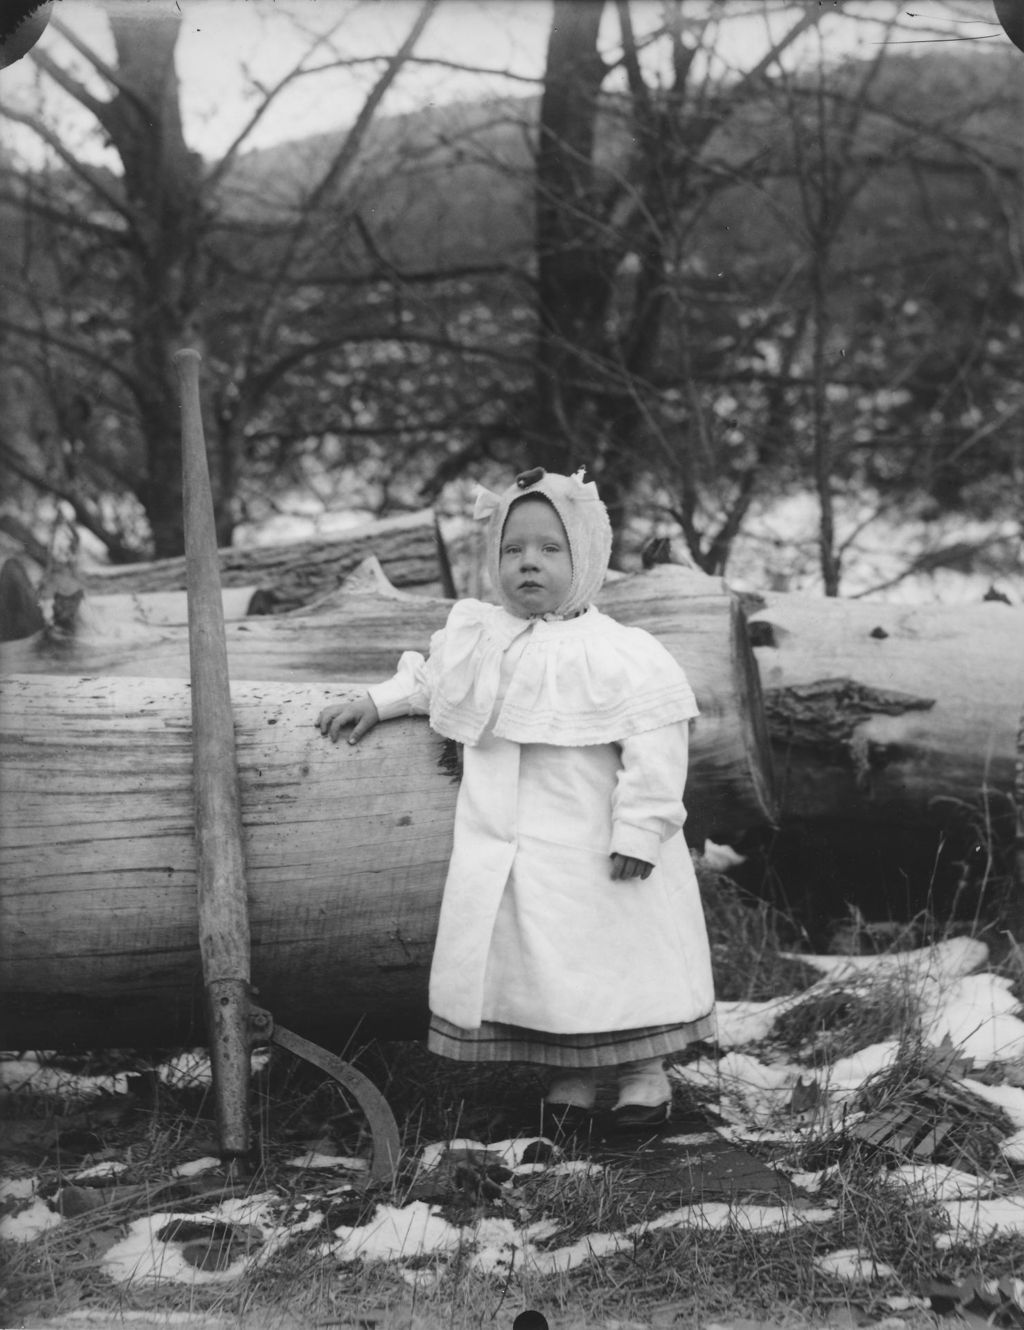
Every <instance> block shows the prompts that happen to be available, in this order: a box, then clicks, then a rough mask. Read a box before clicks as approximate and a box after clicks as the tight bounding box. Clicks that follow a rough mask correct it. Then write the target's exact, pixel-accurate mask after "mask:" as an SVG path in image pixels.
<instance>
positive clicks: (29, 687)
mask: <svg viewBox="0 0 1024 1330" xmlns="http://www.w3.org/2000/svg"><path fill="white" fill-rule="evenodd" d="M681 573H682V570H680V569H662V570H657V571H656V572H652V573H649V574H644V575H643V578H642V579H641V578H635V579H623V580H622V582H619V583H616V584H615V587H616V589H618V588H621V591H619V598H620V600H621V602H622V603H621V605H619V606H617V607H616V608H617V609H618V611H619V617H621V618H622V619H623V620H624V621H631V622H641V623H643V624H645V625H646V626H650V627H651V628H652V630H653V631H655V632H656V633H657V635H658V636H659V637H660V638H661V639H662V640H663V641H665V642H666V645H668V646H669V648H670V649H671V650H674V651H675V652H676V653H677V654H682V653H684V652H685V656H686V661H687V664H688V666H689V667H690V673H691V678H692V681H693V683H694V685H695V690H696V692H697V696H698V701H699V703H700V705H701V708H702V714H701V716H700V718H699V720H698V721H697V722H695V724H694V727H693V740H692V746H691V766H690V777H689V781H688V793H687V806H688V808H689V810H690V820H689V821H688V823H687V834H688V837H689V838H690V841H691V844H692V843H693V842H694V840H696V839H698V837H700V836H701V835H702V832H701V831H700V830H699V828H700V827H701V825H702V824H703V825H704V827H705V828H706V829H710V828H711V827H713V826H732V827H739V826H743V825H750V824H756V823H759V822H764V821H765V820H766V818H767V816H768V814H769V812H770V810H769V809H768V807H767V801H768V800H769V799H770V790H769V786H768V775H767V773H766V772H765V771H764V769H763V768H762V767H760V766H759V761H760V754H759V752H758V751H757V749H756V748H751V747H749V746H747V745H751V744H753V743H755V742H756V741H757V738H758V731H757V724H756V718H757V717H758V715H759V713H760V707H759V701H758V698H757V685H756V678H755V677H754V675H753V672H752V670H750V669H749V666H750V664H751V662H750V659H749V652H748V651H746V650H745V642H746V639H745V636H744V633H743V627H742V622H741V620H740V618H739V615H738V610H737V606H736V603H735V601H734V600H733V599H732V598H731V597H729V596H727V595H724V594H722V592H721V590H720V589H717V584H715V583H713V582H712V583H711V584H710V586H711V589H710V590H707V589H706V590H705V592H704V594H694V595H693V596H691V597H688V598H686V599H685V600H680V599H679V598H676V597H673V596H672V595H670V594H669V591H670V587H671V585H672V584H673V583H678V575H679V574H681ZM355 599H358V600H360V601H361V602H362V604H363V606H364V616H365V617H364V618H363V621H362V627H363V630H364V632H365V633H366V634H367V636H368V637H370V639H371V640H370V641H369V642H368V643H367V647H366V650H367V654H369V653H371V652H374V651H375V652H376V653H377V657H378V658H380V659H381V663H382V664H383V657H384V656H387V658H388V661H389V664H388V667H387V671H386V670H384V669H383V668H379V669H376V670H374V671H373V673H375V674H378V675H379V674H381V673H385V672H388V671H389V670H390V668H391V666H392V665H393V664H394V660H395V656H396V654H397V650H396V649H397V648H398V647H399V646H400V645H419V646H424V645H425V644H426V640H427V639H428V638H429V631H430V628H431V627H432V626H436V625H437V624H439V623H440V622H442V621H443V619H444V616H445V614H446V613H447V610H448V604H447V603H446V602H430V601H426V600H422V601H420V600H417V601H416V606H417V607H419V606H422V609H420V610H419V613H418V616H417V619H416V623H415V631H414V632H410V629H409V626H408V625H407V624H405V623H404V620H403V619H402V617H401V616H403V615H405V613H406V611H408V610H410V609H411V608H413V602H412V601H411V600H410V601H402V602H399V604H398V606H397V615H396V607H395V604H394V602H390V601H387V600H384V599H380V598H377V597H372V596H363V597H356V598H355ZM680 606H683V607H684V608H683V609H682V610H681V609H680ZM627 608H628V609H629V610H630V611H631V613H628V614H627V612H626V610H627ZM388 610H390V613H388V612H387V611H388ZM352 617H355V616H352ZM296 624H298V639H299V640H301V639H302V638H303V637H304V636H305V635H306V634H307V633H309V632H310V631H312V630H313V629H315V628H316V627H317V626H320V627H322V628H323V629H325V630H326V632H325V639H326V638H327V637H329V636H333V637H334V639H335V654H336V655H338V656H341V655H343V654H344V653H343V649H344V643H345V637H344V633H345V631H346V629H350V628H351V618H348V619H347V618H346V617H344V616H341V615H336V614H325V615H323V616H322V617H321V618H319V619H317V618H313V617H305V618H304V619H303V620H298V619H290V620H288V619H280V620H273V621H265V622H264V623H262V624H261V625H260V626H261V627H262V628H265V629H277V628H280V627H283V628H285V629H286V630H289V640H290V641H293V642H294V641H295V640H296V639H295V638H294V637H292V636H291V632H290V630H291V629H292V628H293V626H294V625H296ZM389 635H390V641H386V639H387V638H388V637H389ZM378 639H380V640H378ZM317 649H318V650H323V653H324V654H323V656H322V657H319V658H318V660H317V667H318V668H320V669H321V670H323V669H324V667H325V666H327V665H328V664H329V661H328V659H327V656H328V652H327V648H326V645H323V646H321V647H319V648H317ZM351 658H352V657H351V656H349V659H351ZM306 663H307V664H308V661H307V662H306ZM340 672H341V670H340V669H332V670H331V673H332V675H336V674H338V673H340ZM292 677H293V678H294V675H293V676H292ZM342 692H343V689H342V688H341V687H339V686H338V685H337V684H335V685H332V686H328V685H326V684H324V683H323V682H320V683H297V682H287V683H282V682H260V683H235V684H233V685H232V705H233V710H234V719H235V735H236V745H237V753H238V766H239V780H240V787H241V803H242V818H243V824H244V851H245V861H246V882H247V887H248V894H249V907H250V920H251V932H252V939H253V943H252V973H253V982H254V983H255V985H256V986H257V988H258V989H259V995H260V1002H261V1003H262V1004H264V1005H266V1006H267V1007H268V1008H269V1009H270V1010H271V1012H272V1013H273V1014H274V1016H275V1017H276V1018H277V1019H279V1020H280V1021H281V1022H282V1024H285V1025H288V1026H290V1027H292V1028H294V1029H299V1030H301V1031H302V1032H303V1033H304V1034H306V1035H308V1036H310V1037H312V1038H315V1039H317V1040H319V1041H320V1042H322V1043H325V1044H328V1045H331V1044H333V1045H334V1046H338V1045H339V1043H340V1041H341V1040H342V1039H343V1038H344V1037H345V1035H347V1034H349V1033H350V1032H351V1030H352V1028H353V1027H354V1026H355V1025H356V1023H357V1022H362V1024H361V1025H360V1032H361V1033H367V1034H368V1033H370V1032H371V1031H374V1032H377V1033H380V1034H384V1035H389V1036H391V1037H398V1036H400V1035H403V1034H404V1035H409V1034H416V1033H418V1032H419V1031H420V1030H421V1029H422V1026H423V1022H424V1020H425V1016H426V980H427V969H428V964H429V959H430V954H431V950H432V947H433V939H434V932H435V928H436V923H437V912H438V908H439V904H440V896H441V890H442V886H443V882H444V875H445V871H446V866H447V860H448V854H449V850H450V842H451V827H452V820H453V814H454V801H455V795H456V788H457V778H456V768H455V760H454V759H455V753H454V750H453V746H452V745H450V744H446V743H445V742H444V741H443V740H442V739H440V738H439V737H438V736H437V735H435V734H434V733H433V731H431V730H430V729H429V727H428V726H427V724H426V723H425V722H424V721H423V720H421V719H415V720H403V721H394V722H389V723H388V724H386V725H382V726H380V727H379V728H378V729H376V730H374V731H373V732H372V734H370V735H369V736H367V738H366V739H364V740H363V741H362V743H361V744H360V745H359V746H358V747H350V746H349V745H347V744H344V743H340V744H338V745H333V744H331V743H330V742H328V741H327V740H325V739H324V738H322V736H321V735H320V733H319V731H318V730H317V728H316V726H315V724H314V720H315V717H316V715H317V713H318V712H319V710H320V709H321V708H322V707H323V706H324V705H326V704H327V703H329V702H331V701H336V700H337V699H338V697H339V695H341V693H342ZM189 717H190V713H189V701H188V687H187V685H186V684H185V682H184V681H183V680H180V681H174V680H168V679H144V678H112V677H98V678H97V677H92V678H81V677H79V676H77V675H76V676H73V677H64V676H53V675H51V676H36V677H26V676H16V677H12V678H8V679H6V680H4V682H3V685H2V689H0V726H2V729H0V800H2V804H3V810H4V817H3V824H2V828H0V881H2V882H3V884H4V885H3V887H2V889H0V1002H2V1004H3V1008H4V1011H5V1031H4V1033H5V1037H6V1039H7V1041H8V1044H9V1046H11V1047H21V1046H28V1047H32V1046H36V1047H47V1048H52V1047H68V1046H70V1045H73V1044H82V1045H85V1046H89V1045H95V1044H97V1043H99V1044H102V1045H104V1046H109V1045H115V1044H126V1045H132V1044H139V1043H143V1044H154V1043H163V1042H174V1041H187V1040H189V1039H196V1038H201V1032H200V1027H199V1025H198V1024H197V1023H198V1022H199V1021H201V1015H200V1013H201V1011H202V1004H201V1001H200V998H201V985H202V975H201V966H200V963H199V953H198V933H197V918H196V882H195V859H194V850H193V826H192V793H191V787H192V776H191V760H192V758H191V742H190V740H191V727H190V718H189ZM695 833H696V834H695Z"/></svg>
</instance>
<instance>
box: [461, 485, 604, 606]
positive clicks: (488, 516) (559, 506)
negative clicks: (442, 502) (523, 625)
mask: <svg viewBox="0 0 1024 1330" xmlns="http://www.w3.org/2000/svg"><path fill="white" fill-rule="evenodd" d="M583 470H584V468H583V467H581V468H580V469H579V471H577V472H576V473H575V475H572V476H560V475H557V474H555V473H554V472H549V471H545V470H544V468H543V467H540V466H538V467H534V469H533V470H532V471H523V472H522V473H521V474H520V475H518V476H516V478H515V480H514V481H513V482H512V484H511V485H509V487H508V489H506V490H503V491H502V492H501V494H494V493H492V492H491V491H490V490H486V489H484V488H483V487H481V488H480V489H479V490H478V491H477V496H476V507H475V509H474V511H473V516H474V517H476V518H478V519H484V520H486V521H487V522H488V527H487V571H488V574H489V576H490V579H491V586H492V587H493V588H494V591H495V593H496V594H497V595H499V596H500V595H501V578H500V576H499V564H500V559H501V534H502V532H503V531H504V529H505V522H506V520H507V518H508V514H509V509H510V508H511V507H512V505H513V504H514V503H515V502H516V501H517V500H518V499H523V498H526V497H527V496H528V495H540V496H541V497H543V498H545V499H547V501H548V502H549V503H550V504H551V506H552V508H554V510H555V512H556V513H557V514H558V516H559V518H560V519H561V523H562V526H563V527H565V534H566V536H567V537H568V539H569V553H570V555H571V556H572V582H571V584H570V587H569V594H568V596H567V597H566V598H565V600H564V601H563V602H562V603H561V605H559V606H557V607H556V609H555V611H554V613H555V616H556V617H558V618H563V619H564V618H569V617H571V616H572V615H574V614H578V613H579V612H580V610H584V609H586V608H587V606H588V605H589V604H590V603H591V602H592V601H593V599H594V597H595V596H596V595H597V593H598V592H599V591H600V589H601V587H602V585H603V584H604V579H605V574H606V573H607V571H608V560H609V558H610V557H611V551H612V527H611V522H609V520H608V510H607V508H605V506H604V504H603V503H602V502H601V500H600V498H599V497H598V493H597V486H596V485H595V484H594V483H593V481H584V479H583ZM507 608H508V605H507V604H506V609H507Z"/></svg>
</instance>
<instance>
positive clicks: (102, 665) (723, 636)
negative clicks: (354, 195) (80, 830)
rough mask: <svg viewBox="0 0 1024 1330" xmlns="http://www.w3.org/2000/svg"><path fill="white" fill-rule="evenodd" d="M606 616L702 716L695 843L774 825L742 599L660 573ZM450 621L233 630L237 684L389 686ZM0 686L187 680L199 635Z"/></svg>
mask: <svg viewBox="0 0 1024 1330" xmlns="http://www.w3.org/2000/svg"><path fill="white" fill-rule="evenodd" d="M598 604H599V606H600V608H602V609H603V610H605V611H607V612H608V613H609V614H611V615H612V617H613V618H616V619H618V620H619V621H620V622H622V623H626V624H633V625H636V626H638V627H641V628H645V629H647V630H648V631H649V632H651V633H653V634H654V635H655V636H656V637H657V638H658V639H659V640H660V641H661V642H662V643H663V644H664V645H665V646H666V647H667V648H668V649H669V651H671V652H672V653H673V655H675V656H676V658H677V659H678V660H679V662H680V664H682V666H683V668H684V669H685V670H686V672H687V675H688V677H689V679H690V683H691V684H692V686H693V689H694V691H695V693H696V695H697V702H698V705H699V706H700V708H701V716H700V718H699V720H698V721H697V722H696V724H695V726H694V729H693V734H692V739H691V749H692V752H693V755H694V760H701V761H705V762H707V764H708V774H707V775H706V778H705V779H703V780H700V781H698V780H696V779H694V780H691V782H690V789H689V794H688V797H687V806H688V807H689V809H690V819H691V822H690V830H691V833H692V834H693V835H694V836H695V837H696V836H700V837H701V838H703V836H705V835H712V834H714V833H718V834H724V833H725V832H726V831H727V830H729V829H735V828H737V827H741V826H745V825H749V824H751V823H758V822H763V821H765V820H770V817H771V811H772V807H773V796H772V791H771V784H772V778H771V769H770V761H769V759H768V757H767V753H768V739H767V733H766V731H765V728H764V721H763V715H762V704H761V699H760V689H759V683H758V679H757V672H756V668H755V666H754V661H753V655H752V653H751V651H750V647H749V644H748V641H747V635H746V628H745V626H744V624H743V621H742V615H741V613H740V609H739V604H738V601H737V599H736V598H735V597H734V596H732V595H731V594H730V593H729V592H728V591H727V590H726V589H725V588H724V586H723V584H722V583H721V582H720V581H718V580H717V579H715V578H709V577H705V576H704V575H703V574H700V573H693V572H690V571H689V570H686V569H683V568H679V567H661V568H656V569H652V570H651V571H650V572H647V573H642V574H637V575H636V576H633V577H624V578H621V579H617V580H613V581H610V582H609V583H608V584H607V586H606V587H605V589H604V591H603V592H602V594H601V596H600V597H599V598H598ZM86 607H88V602H86ZM450 609H451V601H450V600H441V599H434V598H427V597H424V596H412V595H400V596H398V597H396V596H395V595H394V594H387V595H380V594H375V593H374V592H373V591H371V592H370V593H366V592H364V591H358V590H356V591H340V592H337V593H336V594H335V595H333V596H331V597H330V600H329V602H327V603H324V604H322V605H321V607H320V609H319V610H318V611H317V612H316V613H307V614H286V615H279V616H273V617H268V618H262V617H261V618H250V619H245V620H243V621H235V622H229V623H227V624H225V633H226V637H227V646H228V665H229V668H230V671H231V677H232V678H233V679H259V680H263V681H268V682H270V681H277V682H289V683H290V682H296V683H299V682H303V683H305V682H318V683H326V684H344V683H368V682H373V681H374V680H378V679H382V678H387V677H390V675H391V674H392V673H393V672H394V669H395V666H396V665H397V662H398V658H399V656H400V655H401V654H402V652H403V651H420V652H424V653H426V652H427V651H428V650H429V646H430V637H431V634H432V633H434V632H436V631H437V629H438V628H440V627H442V625H443V624H444V622H445V620H446V618H447V617H448V613H449V611H450ZM85 615H86V617H87V616H88V608H86V610H85ZM0 674H2V675H32V674H65V675H67V674H72V675H74V674H82V675H85V674H88V675H107V676H111V677H117V678H133V677H146V678H156V679H187V678H188V676H189V663H188V634H187V631H186V629H185V628H184V627H183V626H181V625H170V624H169V625H162V626H161V625H154V624H152V623H148V624H147V623H138V624H135V625H129V626H127V627H126V629H125V630H123V631H122V632H121V633H119V635H118V636H117V637H116V638H111V639H109V640H105V639H103V638H95V637H87V638H80V639H75V638H71V639H67V638H59V637H54V636H53V635H50V636H47V635H46V634H39V635H37V636H36V637H34V638H31V639H29V640H28V641H25V642H18V643H8V644H6V645H4V646H2V647H0Z"/></svg>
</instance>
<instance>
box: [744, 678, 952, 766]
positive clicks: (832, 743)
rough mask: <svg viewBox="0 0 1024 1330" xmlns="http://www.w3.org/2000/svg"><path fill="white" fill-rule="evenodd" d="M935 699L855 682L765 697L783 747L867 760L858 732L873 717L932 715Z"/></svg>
mask: <svg viewBox="0 0 1024 1330" xmlns="http://www.w3.org/2000/svg"><path fill="white" fill-rule="evenodd" d="M934 705H935V698H933V697H915V696H914V695H913V694H912V693H901V692H897V691H896V690H894V689H888V688H871V687H869V686H867V685H866V684H862V683H858V682H857V681H856V680H855V679H842V678H841V679H820V680H818V681H817V682H815V683H807V684H791V685H790V686H789V687H788V688H770V689H767V690H766V691H765V694H764V706H765V714H766V715H767V717H768V732H769V734H770V735H771V737H772V739H773V740H775V741H776V742H778V743H784V744H788V745H789V746H791V747H802V748H812V749H814V750H816V751H817V752H819V753H821V754H822V755H823V756H832V757H837V758H840V759H841V758H842V757H843V756H844V755H849V756H851V757H853V758H854V765H857V764H858V763H859V762H860V760H861V758H860V755H859V748H860V745H859V744H858V742H857V737H858V736H857V727H858V726H859V725H861V724H862V723H863V722H864V721H866V720H870V719H871V717H872V716H902V715H904V714H905V713H906V712H908V711H928V710H930V708H932V707H933V706H934Z"/></svg>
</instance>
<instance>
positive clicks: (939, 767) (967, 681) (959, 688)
mask: <svg viewBox="0 0 1024 1330" xmlns="http://www.w3.org/2000/svg"><path fill="white" fill-rule="evenodd" d="M759 599H761V600H762V601H763V608H761V609H759V610H758V611H757V612H756V613H753V614H752V615H751V616H750V630H751V633H752V636H753V641H754V647H755V652H754V654H755V656H756V658H757V663H758V668H759V670H760V674H761V683H762V688H763V690H764V702H765V708H766V712H767V720H768V729H769V733H770V735H771V744H772V749H773V752H774V757H775V771H776V778H777V780H778V785H779V797H780V800H781V808H780V813H781V818H782V820H783V821H785V820H788V819H792V818H799V819H809V820H818V819H821V820H828V819H835V818H839V817H842V818H848V819H850V820H856V819H867V820H869V821H871V820H884V821H890V822H892V821H896V820H903V819H907V818H912V819H915V820H919V821H931V822H935V821H938V822H941V821H943V820H944V819H950V818H952V817H954V816H955V815H956V814H957V812H958V810H959V812H961V813H967V812H971V811H975V810H977V809H978V808H979V806H980V805H981V802H982V800H983V797H984V796H985V795H986V794H987V795H989V796H993V797H995V798H996V799H1004V800H1005V799H1008V798H1009V797H1010V795H1011V793H1012V790H1013V765H1014V753H1015V736H1016V728H1017V718H1018V715H1019V713H1020V707H1021V702H1022V695H1024V682H1022V674H1021V661H1024V613H1022V612H1021V611H1020V610H1019V609H1015V608H1014V607H1012V606H1008V605H1003V604H999V603H985V604H979V605H956V606H952V605H896V604H868V603H866V602H864V601H850V600H833V599H827V600H822V599H816V598H812V597H809V596H796V595H783V594H768V595H766V596H764V597H763V598H759Z"/></svg>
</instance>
